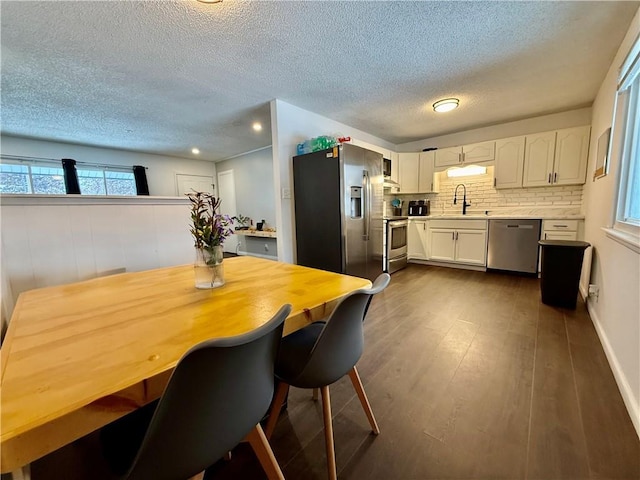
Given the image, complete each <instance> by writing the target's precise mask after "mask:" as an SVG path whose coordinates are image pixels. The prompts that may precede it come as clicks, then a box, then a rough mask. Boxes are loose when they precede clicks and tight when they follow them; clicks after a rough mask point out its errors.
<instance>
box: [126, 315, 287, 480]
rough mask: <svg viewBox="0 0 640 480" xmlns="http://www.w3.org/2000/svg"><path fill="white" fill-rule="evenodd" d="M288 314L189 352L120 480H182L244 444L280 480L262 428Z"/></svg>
mask: <svg viewBox="0 0 640 480" xmlns="http://www.w3.org/2000/svg"><path fill="white" fill-rule="evenodd" d="M290 311H291V305H285V306H283V307H282V308H281V309H280V310H279V311H278V313H276V314H275V316H274V317H273V318H272V319H271V320H269V322H267V323H265V324H264V325H262V326H261V327H259V328H257V329H256V330H253V331H251V332H249V333H246V334H243V335H238V336H235V337H228V338H221V339H214V340H208V341H205V342H202V343H200V344H198V345H196V346H194V347H193V348H191V349H190V350H189V351H188V352H187V353H186V354H185V355H184V356H183V357H182V359H181V360H180V361H179V362H178V365H177V366H176V368H175V370H174V372H173V375H172V376H171V378H170V380H169V383H168V385H167V387H166V389H165V391H164V393H163V394H162V397H161V398H160V400H159V402H158V404H157V407H156V408H155V411H154V412H153V414H152V417H151V421H150V423H149V425H148V428H147V429H146V432H145V433H144V439H143V440H142V443H141V445H140V447H139V449H138V451H137V454H136V455H135V458H134V460H133V463H132V464H131V466H130V467H129V469H128V471H127V472H126V474H125V475H124V476H123V478H125V479H127V480H151V479H153V480H186V479H188V478H190V477H193V476H196V475H198V474H200V475H201V472H203V471H204V470H205V469H206V468H207V467H208V466H210V465H212V464H214V463H215V462H216V461H217V460H219V459H220V458H222V457H223V456H224V455H225V454H227V452H229V451H230V450H231V449H232V448H233V447H235V446H236V445H237V444H238V443H240V442H241V441H242V440H243V439H246V440H248V442H249V443H250V444H251V446H252V447H253V450H254V451H255V453H256V455H257V457H258V460H259V461H260V464H261V465H262V467H263V468H264V470H265V473H266V474H267V477H268V478H269V479H276V478H277V479H283V478H284V476H283V475H282V471H281V470H280V468H279V467H278V464H277V462H276V460H275V457H274V455H273V452H272V450H271V447H270V446H269V443H268V441H267V439H266V437H265V435H264V432H263V430H262V428H261V426H260V423H259V422H260V420H261V419H262V418H263V416H264V415H265V413H266V412H267V410H268V409H269V404H270V403H271V399H272V398H273V390H274V362H275V359H276V354H277V350H278V345H279V343H280V339H281V337H282V330H283V326H284V320H285V319H286V318H287V316H288V315H289V312H290ZM200 475H198V477H200V478H201V476H200ZM198 477H196V478H198Z"/></svg>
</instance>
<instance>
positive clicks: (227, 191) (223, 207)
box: [218, 170, 238, 253]
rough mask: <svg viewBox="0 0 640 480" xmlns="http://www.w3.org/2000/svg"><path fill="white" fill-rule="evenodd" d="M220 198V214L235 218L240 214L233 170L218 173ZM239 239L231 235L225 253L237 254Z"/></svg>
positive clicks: (226, 243)
mask: <svg viewBox="0 0 640 480" xmlns="http://www.w3.org/2000/svg"><path fill="white" fill-rule="evenodd" d="M218 196H219V197H220V200H221V203H220V213H222V214H224V215H229V216H230V217H235V216H236V215H237V214H238V212H237V209H236V182H235V179H234V176H233V170H226V171H224V172H220V173H218ZM237 245H238V237H237V236H236V235H231V236H230V237H229V238H227V239H226V240H225V241H224V248H223V250H224V251H225V252H230V253H237V252H236V247H237Z"/></svg>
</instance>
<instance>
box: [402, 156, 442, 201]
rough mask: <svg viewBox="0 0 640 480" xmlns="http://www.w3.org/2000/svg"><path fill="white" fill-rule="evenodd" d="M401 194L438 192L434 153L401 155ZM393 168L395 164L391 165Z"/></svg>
mask: <svg viewBox="0 0 640 480" xmlns="http://www.w3.org/2000/svg"><path fill="white" fill-rule="evenodd" d="M398 157H399V158H398V164H399V182H398V183H400V192H399V193H431V192H437V191H438V190H437V183H436V182H435V179H434V175H433V173H434V165H433V161H434V154H433V152H422V153H418V152H411V153H399V154H398ZM391 166H392V168H393V163H392V164H391Z"/></svg>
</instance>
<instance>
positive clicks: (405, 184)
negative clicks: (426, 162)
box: [398, 152, 420, 193]
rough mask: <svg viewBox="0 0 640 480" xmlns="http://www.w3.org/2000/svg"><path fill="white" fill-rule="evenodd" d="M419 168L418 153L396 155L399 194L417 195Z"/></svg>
mask: <svg viewBox="0 0 640 480" xmlns="http://www.w3.org/2000/svg"><path fill="white" fill-rule="evenodd" d="M419 168H420V154H419V153H418V152H411V153H399V154H398V177H399V180H400V181H399V182H398V183H400V193H418V169H419Z"/></svg>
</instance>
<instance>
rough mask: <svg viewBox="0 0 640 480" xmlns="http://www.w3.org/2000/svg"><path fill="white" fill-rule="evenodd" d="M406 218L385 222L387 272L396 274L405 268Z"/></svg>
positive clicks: (407, 224)
mask: <svg viewBox="0 0 640 480" xmlns="http://www.w3.org/2000/svg"><path fill="white" fill-rule="evenodd" d="M408 227H409V222H408V221H407V219H406V218H403V219H393V220H391V219H390V220H387V238H386V240H387V242H386V244H387V251H386V254H387V255H386V257H387V265H386V267H387V271H388V272H389V273H393V272H397V271H398V270H400V269H401V268H404V267H406V266H407V229H408Z"/></svg>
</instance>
